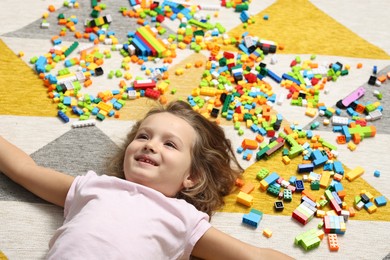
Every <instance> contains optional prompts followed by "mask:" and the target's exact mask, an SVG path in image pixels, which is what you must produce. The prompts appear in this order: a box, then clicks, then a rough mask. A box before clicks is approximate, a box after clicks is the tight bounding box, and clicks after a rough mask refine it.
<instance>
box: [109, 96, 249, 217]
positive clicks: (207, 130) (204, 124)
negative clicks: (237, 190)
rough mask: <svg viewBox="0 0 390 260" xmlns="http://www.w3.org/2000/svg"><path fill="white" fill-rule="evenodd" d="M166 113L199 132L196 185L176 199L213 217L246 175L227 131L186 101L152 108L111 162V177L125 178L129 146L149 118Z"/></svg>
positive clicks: (194, 165)
mask: <svg viewBox="0 0 390 260" xmlns="http://www.w3.org/2000/svg"><path fill="white" fill-rule="evenodd" d="M162 112H168V113H171V114H173V115H175V116H177V117H179V118H181V119H184V120H185V121H186V122H188V123H189V124H190V125H191V126H192V127H193V128H194V129H195V131H196V133H197V138H196V141H195V144H194V146H193V147H192V149H191V158H192V161H191V170H190V171H191V178H192V180H194V182H195V183H196V184H195V185H194V186H193V187H191V188H187V189H183V190H181V191H179V192H178V193H177V194H176V198H179V199H184V200H186V201H187V202H188V203H190V204H192V205H194V206H195V207H196V208H197V209H198V210H200V211H203V212H205V213H207V214H208V215H209V216H211V215H212V214H213V212H215V210H217V209H219V208H221V207H222V206H223V205H224V200H223V197H224V196H226V195H228V194H229V193H230V192H231V191H232V188H233V186H234V183H235V181H236V179H237V178H238V177H239V176H240V175H241V174H242V172H243V168H242V167H241V166H240V164H239V162H238V161H237V158H236V156H235V154H234V151H233V148H232V145H231V142H230V140H229V139H227V138H226V136H225V132H224V131H223V129H222V128H221V127H220V126H218V125H217V124H216V123H215V122H212V121H210V120H208V119H206V118H205V117H204V116H202V115H201V114H199V113H198V112H196V111H194V110H193V109H192V107H191V106H190V105H189V104H188V103H186V102H184V101H172V102H170V103H169V104H168V105H166V106H159V107H156V108H153V109H151V110H150V111H149V112H148V113H147V114H146V116H145V117H144V118H143V119H141V120H139V121H138V122H137V123H136V124H135V125H134V126H133V128H132V130H131V131H130V133H129V134H128V135H127V137H126V140H125V142H124V143H123V145H122V147H120V150H119V152H118V153H117V154H116V155H115V156H114V157H113V158H112V159H111V160H109V161H108V169H109V171H110V172H109V174H110V175H114V176H117V177H119V178H122V179H124V178H125V177H124V170H123V161H124V157H125V150H126V147H127V146H128V145H129V144H130V143H131V142H132V141H133V140H134V138H135V136H136V133H137V131H138V129H139V127H140V125H141V124H142V122H143V121H144V120H145V118H147V117H149V116H151V115H154V114H157V113H162Z"/></svg>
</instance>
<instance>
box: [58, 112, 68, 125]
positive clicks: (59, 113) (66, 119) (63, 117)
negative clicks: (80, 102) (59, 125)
mask: <svg viewBox="0 0 390 260" xmlns="http://www.w3.org/2000/svg"><path fill="white" fill-rule="evenodd" d="M57 115H58V117H59V118H61V120H62V121H64V122H65V123H68V122H69V117H68V116H67V115H66V114H65V113H64V112H62V111H61V110H59V111H58V113H57Z"/></svg>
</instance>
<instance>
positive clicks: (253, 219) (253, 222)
mask: <svg viewBox="0 0 390 260" xmlns="http://www.w3.org/2000/svg"><path fill="white" fill-rule="evenodd" d="M262 218H263V212H261V211H259V210H256V209H251V211H250V212H249V213H248V214H244V216H243V217H242V223H244V224H247V225H250V226H253V227H256V228H257V226H258V225H259V223H260V221H261V219H262Z"/></svg>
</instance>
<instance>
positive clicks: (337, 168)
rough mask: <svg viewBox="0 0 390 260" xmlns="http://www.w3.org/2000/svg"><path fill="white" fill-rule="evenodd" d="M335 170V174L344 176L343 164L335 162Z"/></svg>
mask: <svg viewBox="0 0 390 260" xmlns="http://www.w3.org/2000/svg"><path fill="white" fill-rule="evenodd" d="M333 169H334V172H336V173H338V174H341V175H344V168H343V165H342V164H341V162H339V161H335V162H333Z"/></svg>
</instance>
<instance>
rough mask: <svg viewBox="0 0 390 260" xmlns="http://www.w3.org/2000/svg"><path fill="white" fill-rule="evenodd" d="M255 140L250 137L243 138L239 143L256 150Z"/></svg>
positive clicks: (245, 147) (243, 146)
mask: <svg viewBox="0 0 390 260" xmlns="http://www.w3.org/2000/svg"><path fill="white" fill-rule="evenodd" d="M257 145H258V144H257V141H256V140H251V139H244V140H243V141H242V143H241V146H242V148H244V149H250V150H256V149H257Z"/></svg>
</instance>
